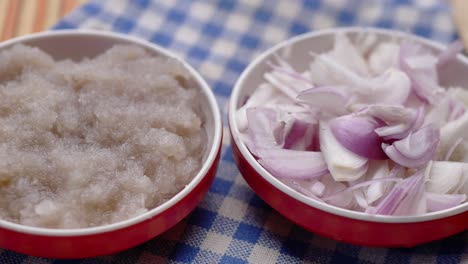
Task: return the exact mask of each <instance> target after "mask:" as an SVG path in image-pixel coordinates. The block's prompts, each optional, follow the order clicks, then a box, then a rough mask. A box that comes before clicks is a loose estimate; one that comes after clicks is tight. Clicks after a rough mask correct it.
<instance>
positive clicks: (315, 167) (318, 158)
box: [257, 149, 328, 180]
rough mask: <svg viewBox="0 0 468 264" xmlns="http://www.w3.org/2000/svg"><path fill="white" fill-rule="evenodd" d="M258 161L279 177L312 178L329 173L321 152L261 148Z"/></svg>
mask: <svg viewBox="0 0 468 264" xmlns="http://www.w3.org/2000/svg"><path fill="white" fill-rule="evenodd" d="M257 154H258V156H259V157H260V158H259V160H258V162H259V163H260V164H261V165H262V166H263V167H264V168H265V169H266V170H268V171H269V172H270V173H271V174H272V175H274V176H275V177H278V178H288V179H301V180H310V179H313V178H317V177H320V176H323V175H325V174H327V173H328V168H327V164H326V163H325V160H324V159H323V155H322V153H321V152H314V151H298V150H290V149H259V150H257Z"/></svg>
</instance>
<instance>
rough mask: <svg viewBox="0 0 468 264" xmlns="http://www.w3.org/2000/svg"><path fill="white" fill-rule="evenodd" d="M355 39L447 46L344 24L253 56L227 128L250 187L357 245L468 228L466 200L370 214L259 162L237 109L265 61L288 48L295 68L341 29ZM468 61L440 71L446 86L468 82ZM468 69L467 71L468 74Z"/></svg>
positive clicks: (315, 228)
mask: <svg viewBox="0 0 468 264" xmlns="http://www.w3.org/2000/svg"><path fill="white" fill-rule="evenodd" d="M342 31H343V32H346V33H347V34H348V36H350V37H351V38H354V37H356V36H357V34H359V33H363V32H372V33H374V34H376V36H377V39H378V41H387V40H390V39H395V38H396V39H400V38H409V39H412V40H414V41H417V42H419V43H420V44H422V45H424V46H427V47H428V48H430V49H432V50H435V51H441V50H443V49H444V46H443V45H441V44H439V43H436V42H433V41H431V40H428V39H424V38H421V37H417V36H414V35H409V34H406V33H403V32H397V31H392V30H384V29H373V28H341V29H328V30H321V31H315V32H311V33H307V34H304V35H300V36H297V37H294V38H292V39H289V40H287V41H284V42H282V43H280V44H278V45H276V46H274V47H273V48H271V49H269V50H267V51H266V52H264V53H263V54H262V55H260V56H259V57H258V58H257V59H255V60H254V61H253V62H252V63H251V64H250V65H249V66H248V67H247V69H245V71H244V72H243V73H242V75H241V76H240V78H239V80H238V81H237V83H236V85H235V87H234V89H233V92H232V94H231V101H230V104H229V128H230V132H231V143H232V151H233V156H234V161H235V162H236V164H237V166H238V168H239V170H240V172H241V174H242V175H243V177H244V178H245V180H246V181H247V183H248V184H249V185H250V186H251V187H252V189H253V190H254V191H255V192H256V193H257V194H258V195H259V196H260V197H261V198H262V199H263V200H264V201H265V202H267V203H268V204H269V205H271V206H272V207H273V208H274V209H276V210H277V211H278V212H279V213H281V214H282V215H283V216H284V217H286V218H288V219H289V220H291V221H292V222H294V223H296V224H298V225H300V226H301V227H303V228H305V229H306V230H309V231H312V232H315V233H317V234H320V235H323V236H326V237H329V238H332V239H335V240H338V241H344V242H348V243H352V244H357V245H366V246H385V247H412V246H415V245H417V244H421V243H425V242H429V241H432V240H436V239H440V238H444V237H447V236H450V235H453V234H456V233H459V232H462V231H464V230H467V229H468V203H467V202H465V203H464V204H461V205H459V206H456V207H454V208H451V209H448V210H444V211H439V212H433V213H428V214H424V215H419V216H383V215H369V214H365V213H361V212H355V211H350V210H346V209H342V208H338V207H335V206H332V205H328V204H324V203H320V202H318V201H316V200H313V199H311V198H308V197H306V196H304V195H302V194H300V193H299V192H297V191H295V190H293V189H291V188H289V187H288V186H286V185H285V184H283V183H282V182H280V181H279V180H277V179H276V178H275V177H273V176H272V175H271V174H270V173H269V172H268V171H266V170H265V169H264V168H263V167H262V166H260V165H259V163H258V162H257V161H256V159H255V158H254V156H252V154H251V153H250V152H249V150H248V149H247V147H246V145H245V144H244V143H243V142H242V140H241V137H240V132H239V129H238V126H237V124H236V122H235V121H236V119H235V113H236V110H237V109H238V108H239V107H240V106H242V104H243V103H244V102H245V100H246V99H247V98H248V96H249V95H250V94H251V93H252V91H253V90H254V89H256V87H258V86H259V85H260V84H261V83H263V82H264V80H263V74H264V73H265V72H266V71H268V70H269V67H268V66H267V64H266V61H268V60H271V59H272V56H273V54H274V53H281V52H283V51H287V52H290V54H289V59H288V61H289V62H290V63H291V64H292V65H293V66H295V67H296V68H297V69H305V68H306V67H307V66H308V64H309V63H310V60H311V59H310V56H308V54H309V53H310V52H314V53H322V52H325V51H327V50H328V49H329V48H330V47H331V46H332V45H333V38H334V35H335V34H336V33H337V32H342ZM467 71H468V60H467V59H466V58H465V57H462V56H459V57H458V58H457V60H456V61H455V62H453V63H450V64H449V65H447V66H446V67H445V68H444V69H442V70H441V82H442V84H444V85H456V84H465V86H466V84H467V83H468V76H467V75H466V74H465V73H466V72H467ZM464 72H465V73H464Z"/></svg>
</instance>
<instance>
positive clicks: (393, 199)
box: [367, 170, 426, 215]
mask: <svg viewBox="0 0 468 264" xmlns="http://www.w3.org/2000/svg"><path fill="white" fill-rule="evenodd" d="M423 196H424V174H423V172H422V171H421V170H419V171H417V172H416V173H415V174H413V175H412V176H410V177H408V178H406V179H405V180H403V181H401V182H399V183H397V184H396V185H395V187H393V189H392V190H391V191H390V193H389V194H388V195H387V196H386V197H385V198H384V199H383V200H382V201H381V202H380V203H379V204H378V205H377V206H376V207H375V208H372V209H370V210H368V211H367V212H369V213H374V214H381V215H417V214H421V213H424V212H426V203H425V200H423V199H422V197H423Z"/></svg>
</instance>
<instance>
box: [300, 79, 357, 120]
mask: <svg viewBox="0 0 468 264" xmlns="http://www.w3.org/2000/svg"><path fill="white" fill-rule="evenodd" d="M349 96H350V94H349V92H348V91H347V88H346V87H342V86H321V87H316V88H311V89H307V90H304V91H302V92H300V93H299V94H298V95H297V100H298V101H299V102H302V103H305V104H307V105H309V106H311V107H314V108H317V109H320V111H321V112H324V113H331V114H333V115H341V114H344V113H346V112H347V111H346V105H347V103H348V101H349Z"/></svg>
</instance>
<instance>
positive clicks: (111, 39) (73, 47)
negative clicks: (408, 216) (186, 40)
mask: <svg viewBox="0 0 468 264" xmlns="http://www.w3.org/2000/svg"><path fill="white" fill-rule="evenodd" d="M18 43H22V44H26V45H30V46H34V47H38V48H40V49H42V50H43V51H45V52H47V53H48V54H50V55H51V56H52V57H54V59H56V60H61V59H73V60H80V59H83V58H85V57H88V58H91V57H94V56H96V55H98V54H100V53H102V52H104V51H105V50H107V49H109V48H110V47H112V46H113V45H116V44H134V45H138V46H142V47H144V48H145V49H147V50H148V51H149V52H151V53H153V54H155V55H161V56H165V57H172V58H175V59H177V60H179V61H180V62H182V63H183V65H184V67H185V68H186V69H187V70H188V71H189V72H190V74H191V75H192V77H193V79H194V81H195V83H196V84H197V86H198V87H199V89H200V91H201V96H200V99H201V100H202V102H201V103H200V106H201V112H202V114H203V116H204V129H205V131H206V135H207V144H206V149H205V153H204V155H203V166H202V168H201V169H200V171H199V172H198V174H197V175H196V176H195V177H194V178H193V179H192V181H191V182H190V183H189V184H188V185H187V186H186V187H185V188H184V189H183V190H182V191H180V192H179V193H178V194H177V195H175V196H174V197H172V198H171V199H170V200H169V201H167V202H165V203H163V204H162V205H160V206H158V207H156V208H154V209H152V210H150V211H148V212H147V213H145V214H142V215H139V216H137V217H134V218H131V219H128V220H125V221H122V222H118V223H114V224H110V225H105V226H98V227H93V228H82V229H48V228H36V227H29V226H23V225H19V224H15V223H10V222H7V221H4V220H0V227H5V228H9V229H13V230H16V231H20V232H26V233H31V234H42V235H55V236H68V235H73V236H77V235H87V234H95V233H101V232H108V231H112V230H115V229H119V228H123V227H126V226H129V225H132V224H136V223H139V222H141V221H144V220H146V219H148V218H151V217H154V216H156V215H158V214H160V213H161V212H163V211H164V210H166V209H167V208H169V207H171V206H173V205H175V204H176V203H177V202H178V201H180V200H181V199H182V198H183V197H184V196H186V195H187V194H188V193H189V192H190V191H192V190H193V189H194V188H195V186H197V184H198V183H200V181H201V180H202V179H203V178H204V177H205V175H206V173H207V172H208V170H209V169H210V168H211V167H212V165H213V163H214V162H215V159H216V156H217V152H218V150H219V148H220V146H221V137H222V121H221V114H220V111H219V107H218V105H217V102H216V99H215V97H214V95H213V93H212V91H211V89H210V87H209V86H208V84H207V83H206V82H205V81H204V80H203V78H202V77H201V76H200V74H198V73H197V72H196V71H195V70H194V69H193V68H192V67H191V66H190V65H189V64H188V63H186V62H185V61H184V60H182V59H180V58H178V57H177V56H176V55H174V54H173V53H171V52H169V51H167V50H165V49H163V48H161V47H159V46H157V45H154V44H152V43H149V42H146V41H144V40H140V39H138V38H134V37H130V36H126V35H122V34H116V33H111V32H101V31H92V30H60V31H48V32H42V33H38V34H32V35H28V36H25V37H19V38H15V39H11V40H8V41H5V42H3V43H1V44H0V50H3V49H7V48H9V47H11V46H13V45H15V44H18Z"/></svg>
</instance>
